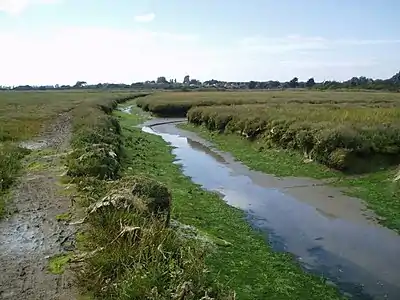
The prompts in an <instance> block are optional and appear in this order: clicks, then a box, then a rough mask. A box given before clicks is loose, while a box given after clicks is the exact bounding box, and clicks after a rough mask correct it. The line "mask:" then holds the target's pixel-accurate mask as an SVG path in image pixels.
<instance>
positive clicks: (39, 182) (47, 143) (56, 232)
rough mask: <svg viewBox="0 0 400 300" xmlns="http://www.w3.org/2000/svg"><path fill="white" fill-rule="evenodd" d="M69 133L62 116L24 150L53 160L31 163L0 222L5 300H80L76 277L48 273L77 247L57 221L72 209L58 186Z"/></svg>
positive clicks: (0, 288) (0, 284) (0, 294)
mask: <svg viewBox="0 0 400 300" xmlns="http://www.w3.org/2000/svg"><path fill="white" fill-rule="evenodd" d="M70 132H71V122H70V117H69V116H68V114H62V115H60V116H59V118H58V119H57V121H56V122H54V123H53V124H52V125H51V126H50V127H48V128H47V129H46V131H44V132H43V133H42V134H41V136H40V137H38V138H37V139H35V140H32V141H29V142H25V143H21V145H20V146H23V147H26V148H29V149H31V150H38V149H42V150H43V149H45V150H49V155H42V156H32V157H28V161H27V162H26V169H27V171H26V173H25V174H24V175H23V176H22V177H21V178H20V179H19V183H18V184H17V185H16V186H15V187H14V189H13V190H12V192H11V201H10V203H9V205H8V206H9V210H10V213H9V214H8V216H6V218H5V219H4V220H2V221H0V299H10V300H16V299H20V300H22V299H30V300H39V299H43V300H52V299H63V300H67V299H68V300H71V299H76V297H75V292H74V289H73V285H72V276H71V274H70V273H68V272H66V273H65V274H62V275H54V274H51V273H50V272H49V271H48V259H49V258H50V257H52V256H54V255H58V254H61V253H65V252H66V251H68V250H71V247H73V241H72V240H71V238H72V236H73V232H72V228H71V227H70V226H68V225H67V224H66V223H65V222H62V221H57V220H56V216H57V215H60V214H63V213H65V212H67V211H68V208H69V206H70V204H71V201H70V199H69V197H68V196H66V195H65V193H64V195H63V193H62V190H63V188H62V187H61V186H60V184H59V176H60V175H61V174H62V173H63V172H64V170H63V169H62V162H61V158H60V154H62V153H63V152H64V151H66V150H67V149H68V142H69V139H70ZM30 164H36V165H40V166H45V167H43V168H35V169H29V165H30Z"/></svg>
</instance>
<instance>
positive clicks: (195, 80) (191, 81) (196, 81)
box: [189, 79, 201, 85]
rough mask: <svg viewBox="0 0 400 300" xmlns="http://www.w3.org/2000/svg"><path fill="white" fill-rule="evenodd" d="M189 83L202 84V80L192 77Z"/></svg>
mask: <svg viewBox="0 0 400 300" xmlns="http://www.w3.org/2000/svg"><path fill="white" fill-rule="evenodd" d="M189 84H195V85H201V82H200V81H199V80H197V79H190V81H189Z"/></svg>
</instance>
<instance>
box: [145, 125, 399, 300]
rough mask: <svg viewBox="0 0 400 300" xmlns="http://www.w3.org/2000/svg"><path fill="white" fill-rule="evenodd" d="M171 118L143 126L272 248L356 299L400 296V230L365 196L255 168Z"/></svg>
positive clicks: (319, 182)
mask: <svg viewBox="0 0 400 300" xmlns="http://www.w3.org/2000/svg"><path fill="white" fill-rule="evenodd" d="M172 121H177V120H172ZM168 122H171V120H168V119H167V120H166V119H157V120H151V121H149V122H147V123H145V124H144V127H143V131H145V132H148V133H152V134H157V135H160V136H161V137H162V138H163V139H164V140H165V141H167V142H169V143H170V144H171V145H172V146H173V147H174V150H173V154H174V155H175V156H176V163H177V164H180V165H181V166H182V169H183V172H184V173H185V175H187V176H190V177H191V178H192V180H193V181H194V182H195V183H198V184H200V185H202V186H203V188H205V189H207V190H210V191H216V192H218V193H220V194H221V195H222V196H223V199H224V200H225V201H226V202H227V203H228V204H229V205H231V206H234V207H237V208H239V209H242V210H243V211H245V212H246V216H247V220H248V221H249V222H250V224H251V225H252V226H254V227H255V228H257V229H259V230H261V231H262V232H263V233H264V234H265V236H266V238H268V241H269V242H270V243H271V244H272V246H273V247H274V249H275V250H277V251H287V252H290V253H292V254H294V255H295V256H296V257H297V258H298V260H299V262H300V263H301V265H302V267H303V268H305V269H307V270H308V271H309V272H313V273H316V274H319V275H323V276H325V277H327V278H328V279H329V282H331V283H332V284H336V285H337V286H338V287H339V288H340V289H341V290H342V291H343V292H344V293H345V294H346V295H351V296H352V298H353V299H400V259H399V258H398V256H399V255H400V236H399V235H397V234H396V233H395V232H393V231H391V230H388V229H386V228H384V227H382V226H380V225H378V224H377V223H376V221H374V217H375V216H374V214H373V213H372V212H370V211H368V210H366V208H365V205H364V204H363V202H362V201H361V200H359V199H356V198H351V197H347V196H345V195H343V194H342V193H341V191H340V190H338V189H336V188H332V187H329V186H327V185H326V184H325V183H324V182H322V181H316V180H312V179H307V178H277V177H274V176H270V175H266V174H263V173H260V172H256V171H251V170H249V169H248V168H247V167H246V166H244V165H242V164H241V163H239V162H237V161H235V160H234V158H233V157H232V156H231V155H230V154H229V153H224V152H221V151H218V150H216V149H215V148H213V147H212V145H211V144H210V143H209V142H208V141H205V140H203V139H201V138H200V137H198V136H197V135H195V134H194V133H191V132H187V131H184V130H180V129H178V128H176V127H175V125H174V124H172V123H168ZM157 124H159V125H157Z"/></svg>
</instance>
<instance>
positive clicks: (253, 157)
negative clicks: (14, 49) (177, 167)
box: [182, 124, 400, 231]
mask: <svg viewBox="0 0 400 300" xmlns="http://www.w3.org/2000/svg"><path fill="white" fill-rule="evenodd" d="M182 127H183V128H184V129H187V130H191V131H194V132H196V133H198V134H199V135H200V136H202V137H204V138H205V139H208V140H210V141H212V142H214V143H215V145H216V146H217V147H218V148H219V149H221V150H223V151H228V152H230V153H232V154H233V155H234V156H235V157H236V158H237V159H238V160H240V161H242V162H243V163H244V164H246V165H247V166H249V167H250V168H252V169H255V170H258V171H262V172H265V173H268V174H274V175H277V176H300V177H312V178H332V179H334V180H335V184H336V185H337V186H342V187H343V186H344V187H348V188H349V192H348V193H349V194H350V195H352V196H355V197H359V198H361V199H363V200H365V201H366V203H367V204H368V206H369V207H370V208H371V209H373V210H374V211H375V212H376V213H377V214H378V215H379V216H381V217H382V219H381V222H382V223H383V224H384V225H385V226H388V227H389V228H392V229H394V230H397V231H400V188H399V184H398V183H395V182H394V180H393V179H394V178H395V173H396V168H388V169H383V170H380V171H376V172H373V173H368V174H364V175H362V176H346V175H344V174H343V173H341V172H338V171H334V170H331V169H329V168H327V167H325V166H323V165H321V164H318V163H315V162H305V160H304V156H303V155H302V154H300V153H299V152H297V151H292V150H284V149H277V148H268V147H264V144H263V142H262V141H255V142H251V141H249V140H247V139H246V138H244V137H241V136H238V135H236V134H219V133H218V132H212V131H209V130H208V129H207V128H205V127H204V126H194V125H192V124H188V125H182Z"/></svg>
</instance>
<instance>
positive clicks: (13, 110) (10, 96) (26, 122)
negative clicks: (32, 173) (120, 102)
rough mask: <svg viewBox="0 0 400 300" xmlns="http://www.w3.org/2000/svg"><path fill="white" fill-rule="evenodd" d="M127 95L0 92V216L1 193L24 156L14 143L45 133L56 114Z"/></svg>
mask: <svg viewBox="0 0 400 300" xmlns="http://www.w3.org/2000/svg"><path fill="white" fill-rule="evenodd" d="M124 95H127V94H126V93H122V92H118V93H111V92H88V91H77V92H74V91H71V92H0V216H1V215H2V214H3V213H4V193H5V192H6V190H7V189H8V188H9V187H10V186H11V184H12V183H13V182H14V180H15V178H16V176H17V175H18V172H19V170H20V169H21V159H22V158H23V156H24V155H25V154H26V153H27V151H26V150H23V149H21V148H19V147H18V144H17V142H19V141H24V140H30V139H32V138H34V137H35V136H37V135H38V134H39V133H41V132H42V131H43V130H45V127H46V126H47V125H49V124H51V122H52V121H53V120H55V119H56V118H57V117H58V115H59V114H61V113H63V112H68V111H71V110H73V109H74V108H76V107H77V106H78V105H80V104H82V103H94V102H96V103H97V102H99V101H102V99H109V98H120V97H124Z"/></svg>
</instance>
